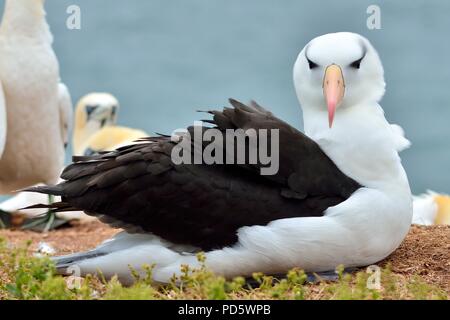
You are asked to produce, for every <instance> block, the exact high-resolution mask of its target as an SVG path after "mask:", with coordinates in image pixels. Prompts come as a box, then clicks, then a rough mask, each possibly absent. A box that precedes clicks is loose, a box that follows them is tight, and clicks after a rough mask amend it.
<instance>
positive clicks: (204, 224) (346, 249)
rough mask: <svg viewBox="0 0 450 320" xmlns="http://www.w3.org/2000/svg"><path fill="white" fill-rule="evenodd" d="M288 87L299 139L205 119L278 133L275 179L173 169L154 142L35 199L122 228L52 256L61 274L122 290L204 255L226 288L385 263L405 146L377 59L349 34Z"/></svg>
mask: <svg viewBox="0 0 450 320" xmlns="http://www.w3.org/2000/svg"><path fill="white" fill-rule="evenodd" d="M294 85H295V89H296V93H297V95H298V99H299V102H300V104H301V106H302V109H303V114H304V128H305V133H306V135H304V134H302V133H301V132H299V131H297V130H296V129H294V128H293V127H291V126H290V125H288V124H287V123H285V122H283V121H281V120H279V119H277V118H276V117H275V116H274V115H273V114H272V113H270V112H268V111H267V110H265V109H264V108H262V107H261V106H260V105H258V104H257V103H255V102H252V103H251V104H249V105H244V104H242V103H239V102H237V101H235V100H230V103H231V105H232V106H233V107H232V108H225V109H224V110H223V111H212V112H211V113H212V114H213V116H214V118H213V120H212V121H210V122H211V123H213V124H214V126H215V128H216V129H218V130H220V131H221V132H222V133H223V132H224V131H225V130H226V129H237V128H242V129H248V128H253V129H274V128H277V129H279V159H280V164H279V168H280V170H279V171H278V173H277V174H275V175H273V176H262V175H260V171H259V169H260V167H261V164H260V165H258V164H257V165H250V164H247V163H245V164H241V165H236V164H235V165H231V164H230V165H218V164H215V165H207V164H183V163H182V164H174V163H173V161H172V157H171V151H172V150H173V148H175V147H176V146H178V144H177V142H176V141H172V140H173V139H171V137H165V136H161V137H153V138H149V139H148V140H147V143H141V144H137V145H134V146H128V147H123V148H120V149H118V150H117V151H114V152H110V153H105V154H102V155H97V156H92V157H84V158H82V159H74V160H75V162H74V163H73V164H72V165H70V166H69V167H68V168H67V169H66V170H65V171H64V173H63V174H62V179H64V180H65V181H64V182H63V183H61V184H58V185H56V186H44V187H38V188H32V189H29V190H28V191H34V192H41V193H44V194H53V195H59V196H61V197H62V202H60V203H56V204H54V205H52V206H51V208H53V209H54V210H56V211H59V210H61V211H64V210H73V208H76V209H80V210H84V211H85V212H87V213H89V214H91V215H94V216H98V217H100V219H101V220H102V221H104V222H107V223H109V224H111V225H112V226H117V227H122V228H125V230H126V231H124V232H122V233H120V234H119V235H117V236H116V237H115V238H113V239H111V240H109V241H107V242H105V243H104V244H103V245H100V246H99V247H98V248H96V249H94V250H91V251H88V252H84V253H78V254H74V255H70V256H66V257H59V258H56V259H55V262H56V265H57V268H58V270H59V271H60V272H61V273H63V274H64V273H65V270H66V268H67V267H69V266H76V267H77V268H79V270H80V272H81V274H82V275H86V274H89V273H96V272H98V270H100V271H101V272H102V274H103V275H105V276H106V277H111V276H113V275H117V276H118V277H119V279H120V280H121V281H122V282H124V283H127V282H132V281H133V277H132V276H131V274H130V266H131V267H132V268H133V269H134V270H137V271H138V272H141V273H145V271H144V270H143V268H142V265H144V264H145V265H152V264H154V266H155V267H154V269H153V273H152V276H153V279H154V281H155V282H157V283H165V282H168V281H169V280H170V279H171V277H172V276H173V275H180V273H181V270H180V266H181V265H189V266H190V267H192V268H195V267H198V266H199V262H198V261H197V258H196V255H195V253H196V252H198V251H204V252H205V258H206V266H207V267H208V268H209V269H211V270H212V271H213V272H215V273H216V274H218V275H223V276H225V277H227V278H232V277H235V276H250V275H251V274H252V273H253V272H264V273H266V274H279V273H285V272H287V271H288V270H290V269H292V268H295V267H297V268H301V269H303V270H305V271H307V272H308V271H312V272H322V271H330V270H335V268H336V267H337V266H338V265H341V264H342V265H344V266H345V267H359V266H367V265H371V264H374V263H377V262H378V261H380V260H382V259H384V258H386V257H387V256H389V255H390V254H391V253H392V252H393V251H394V250H395V249H396V248H397V247H398V246H399V245H400V243H401V242H402V241H403V239H404V238H405V236H406V234H407V233H408V230H409V228H410V225H411V220H412V196H411V191H410V187H409V183H408V179H407V175H406V173H405V170H404V169H403V167H402V163H401V159H400V156H399V153H398V152H399V150H401V149H402V148H404V147H405V142H406V141H405V139H406V138H404V137H402V136H399V134H400V131H401V130H398V127H397V126H392V125H391V124H390V123H389V122H388V121H387V120H386V118H385V116H384V112H383V109H382V108H381V106H380V105H379V101H380V100H381V98H382V97H383V95H384V92H385V81H384V71H383V67H382V63H381V61H380V58H379V56H378V54H377V52H376V50H375V49H374V47H373V46H372V45H371V43H370V42H369V41H368V40H367V39H366V38H364V37H362V36H360V35H358V34H354V33H333V34H326V35H324V36H321V37H318V38H315V39H313V40H312V41H311V42H309V43H308V44H307V45H306V47H305V48H304V49H303V50H302V51H301V52H300V54H299V56H298V58H297V61H296V63H295V66H294ZM184 137H186V136H184ZM184 139H185V138H182V139H181V142H183V141H184ZM252 147H254V148H259V147H258V146H256V147H255V146H254V145H253V146H252Z"/></svg>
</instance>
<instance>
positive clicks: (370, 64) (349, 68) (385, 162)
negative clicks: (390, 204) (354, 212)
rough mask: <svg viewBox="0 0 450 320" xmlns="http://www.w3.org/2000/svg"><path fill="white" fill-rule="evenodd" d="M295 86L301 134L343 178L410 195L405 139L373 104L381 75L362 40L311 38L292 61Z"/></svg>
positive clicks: (353, 37)
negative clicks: (395, 188)
mask: <svg viewBox="0 0 450 320" xmlns="http://www.w3.org/2000/svg"><path fill="white" fill-rule="evenodd" d="M294 82H295V87H296V91H297V95H298V98H299V101H300V104H301V106H302V109H303V116H304V117H303V118H304V124H305V132H306V134H308V136H309V137H311V138H312V139H313V140H315V141H316V142H317V143H318V144H319V145H320V147H321V148H322V150H323V151H324V152H325V153H326V154H327V155H328V156H329V157H330V158H331V159H332V160H333V162H334V163H336V165H337V166H338V167H339V168H340V169H341V170H342V171H343V172H344V173H345V174H346V175H348V176H350V177H352V178H353V179H355V180H356V181H358V182H359V183H360V184H361V185H364V186H373V187H376V188H385V187H386V186H387V185H388V186H389V187H392V186H398V185H400V184H401V185H402V186H404V190H405V192H407V191H408V190H409V186H408V183H407V179H406V175H405V174H404V170H403V167H402V165H401V161H400V158H399V155H398V151H399V150H400V149H401V148H402V146H405V145H406V142H407V140H406V139H405V138H404V137H403V131H402V130H401V129H400V127H399V126H394V125H390V124H389V123H388V122H387V120H386V118H385V117H384V112H383V109H382V108H381V106H380V105H379V104H378V102H379V101H380V100H381V98H382V97H383V95H384V92H385V82H384V70H383V66H382V64H381V60H380V58H379V56H378V54H377V52H376V50H375V49H374V48H373V46H372V45H371V44H370V42H369V41H368V40H367V39H366V38H364V37H362V36H360V35H358V34H354V33H348V32H341V33H332V34H326V35H323V36H320V37H318V38H315V39H313V40H312V41H311V42H309V43H308V44H307V45H306V46H305V48H304V49H303V50H302V51H301V53H300V54H299V56H298V58H297V61H296V63H295V67H294ZM405 141H406V142H405Z"/></svg>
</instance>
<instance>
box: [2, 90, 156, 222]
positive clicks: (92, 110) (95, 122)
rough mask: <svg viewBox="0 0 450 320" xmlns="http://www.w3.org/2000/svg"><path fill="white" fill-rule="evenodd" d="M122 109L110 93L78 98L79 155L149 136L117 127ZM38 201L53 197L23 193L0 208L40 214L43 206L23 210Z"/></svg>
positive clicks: (68, 216)
mask: <svg viewBox="0 0 450 320" xmlns="http://www.w3.org/2000/svg"><path fill="white" fill-rule="evenodd" d="M118 110H119V102H118V100H117V99H116V97H114V96H113V95H112V94H110V93H96V92H95V93H90V94H87V95H85V96H84V97H82V98H81V99H80V100H79V101H78V103H77V107H76V113H75V124H74V135H73V143H72V150H73V154H74V155H75V156H83V155H91V154H93V153H95V152H101V151H111V150H115V149H116V148H118V147H120V146H123V145H127V144H133V143H135V142H136V140H137V139H140V138H143V137H147V136H148V135H147V134H146V133H145V132H144V131H141V130H136V129H131V128H126V127H120V126H117V125H116V122H117V116H118ZM61 169H62V168H61ZM58 200H59V197H55V199H54V201H58ZM36 203H43V204H49V199H48V197H47V196H45V195H43V194H37V193H28V192H20V193H19V194H17V195H16V196H14V197H12V198H11V199H8V200H6V201H4V202H3V203H1V204H0V210H1V211H4V212H7V213H16V214H22V215H24V216H26V217H37V216H40V215H42V214H43V213H45V211H43V210H42V209H34V210H21V209H23V208H25V207H28V206H31V205H33V204H36ZM56 216H57V217H58V218H60V219H64V220H81V221H91V220H93V219H96V218H93V217H91V216H88V215H86V214H84V213H83V212H81V211H72V212H70V211H69V212H60V213H57V215H56Z"/></svg>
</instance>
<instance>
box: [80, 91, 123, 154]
mask: <svg viewBox="0 0 450 320" xmlns="http://www.w3.org/2000/svg"><path fill="white" fill-rule="evenodd" d="M118 110H119V101H117V99H116V98H115V97H114V96H113V95H111V94H109V93H97V92H94V93H90V94H88V95H86V96H84V97H82V98H81V99H80V100H79V101H78V103H77V106H76V110H75V129H74V135H73V147H74V149H75V150H74V151H75V154H77V149H78V148H81V147H82V145H83V143H85V142H86V141H87V140H88V138H89V137H91V136H92V135H93V134H94V133H97V132H98V131H99V130H100V129H102V128H104V127H107V126H111V125H115V124H116V122H117V113H118Z"/></svg>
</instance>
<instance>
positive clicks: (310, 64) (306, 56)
mask: <svg viewBox="0 0 450 320" xmlns="http://www.w3.org/2000/svg"><path fill="white" fill-rule="evenodd" d="M308 49H309V44H308V46H307V47H306V49H305V58H306V61H308V64H309V69H315V68H317V67H318V66H319V65H318V64H317V63H315V62H314V61H311V60H310V59H309V58H308Z"/></svg>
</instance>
